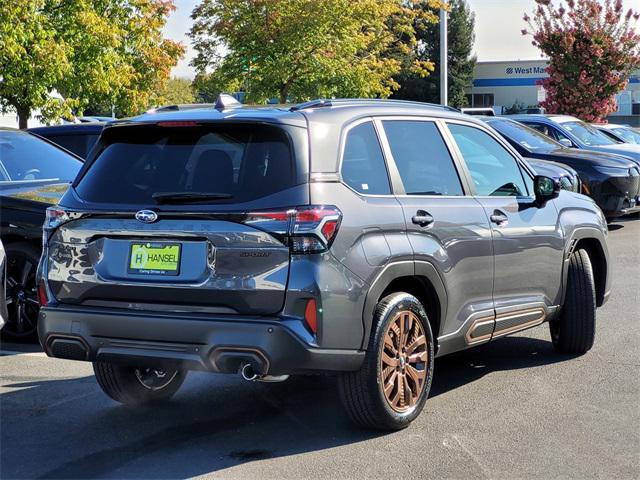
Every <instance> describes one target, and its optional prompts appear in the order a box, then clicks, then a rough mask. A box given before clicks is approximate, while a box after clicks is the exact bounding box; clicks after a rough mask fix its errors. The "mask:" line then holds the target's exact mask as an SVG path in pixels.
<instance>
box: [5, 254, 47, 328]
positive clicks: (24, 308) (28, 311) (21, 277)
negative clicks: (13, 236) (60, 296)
mask: <svg viewBox="0 0 640 480" xmlns="http://www.w3.org/2000/svg"><path fill="white" fill-rule="evenodd" d="M5 252H6V255H7V276H6V302H7V313H8V318H7V323H6V324H5V326H4V327H3V328H2V336H3V337H4V338H7V339H12V340H15V339H23V340H33V339H35V337H36V332H37V329H38V312H39V310H40V305H39V303H38V293H37V289H36V270H37V268H38V262H39V261H40V251H39V250H38V249H37V248H35V247H34V246H33V245H31V244H29V243H23V242H18V243H10V244H8V245H6V246H5Z"/></svg>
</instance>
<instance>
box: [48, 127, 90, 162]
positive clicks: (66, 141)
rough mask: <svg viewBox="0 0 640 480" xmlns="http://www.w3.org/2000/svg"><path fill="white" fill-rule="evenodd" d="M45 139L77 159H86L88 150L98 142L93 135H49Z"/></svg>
mask: <svg viewBox="0 0 640 480" xmlns="http://www.w3.org/2000/svg"><path fill="white" fill-rule="evenodd" d="M47 138H48V139H49V140H51V141H52V142H53V143H57V144H58V145H60V146H61V147H63V148H66V149H67V150H69V151H70V152H73V153H75V154H76V155H78V156H79V157H82V158H87V154H88V153H89V150H91V147H93V145H94V144H95V143H96V141H97V140H98V135H97V134H93V133H92V134H89V135H80V134H74V135H49V136H47Z"/></svg>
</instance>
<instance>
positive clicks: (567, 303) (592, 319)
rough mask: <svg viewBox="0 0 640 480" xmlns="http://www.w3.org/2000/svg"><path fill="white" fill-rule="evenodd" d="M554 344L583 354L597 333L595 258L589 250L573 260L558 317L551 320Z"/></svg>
mask: <svg viewBox="0 0 640 480" xmlns="http://www.w3.org/2000/svg"><path fill="white" fill-rule="evenodd" d="M549 329H550V331H551V340H552V342H553V346H554V348H555V349H556V350H557V351H559V352H562V353H573V354H583V353H586V352H587V351H589V350H590V349H591V347H592V346H593V342H594V340H595V336H596V293H595V286H594V280H593V270H592V268H591V261H590V259H589V255H588V254H587V252H586V250H577V251H575V252H574V253H573V254H572V255H571V259H570V260H569V275H568V277H567V293H566V295H565V300H564V306H563V307H562V312H561V313H560V318H558V320H555V321H552V322H550V323H549Z"/></svg>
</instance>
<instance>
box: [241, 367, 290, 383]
mask: <svg viewBox="0 0 640 480" xmlns="http://www.w3.org/2000/svg"><path fill="white" fill-rule="evenodd" d="M240 375H242V378H244V379H245V380H246V381H248V382H284V381H285V380H286V379H287V378H289V375H262V374H259V373H257V372H256V370H255V368H254V367H253V365H251V364H250V363H244V364H242V365H241V366H240Z"/></svg>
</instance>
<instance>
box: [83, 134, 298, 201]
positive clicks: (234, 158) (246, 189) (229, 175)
mask: <svg viewBox="0 0 640 480" xmlns="http://www.w3.org/2000/svg"><path fill="white" fill-rule="evenodd" d="M103 141H104V143H105V145H106V146H105V147H104V148H103V150H102V151H101V152H100V154H99V155H98V157H97V158H96V160H95V161H94V162H92V164H91V165H90V166H89V169H88V171H87V172H86V173H85V174H84V175H83V177H82V178H81V179H80V181H79V183H78V185H77V186H76V191H77V192H78V194H79V195H80V197H82V198H83V199H85V200H88V201H92V202H109V203H145V204H153V203H154V200H153V194H154V193H205V194H206V193H209V194H223V195H229V196H231V198H226V199H222V198H221V199H219V200H218V199H216V200H215V203H237V202H247V201H250V200H254V199H257V198H261V197H265V196H267V195H271V194H274V193H277V192H280V191H282V190H284V189H287V188H289V187H292V186H293V185H294V184H295V175H294V168H293V162H292V156H291V149H290V145H289V140H288V137H287V136H286V134H285V133H284V132H283V131H282V130H280V129H278V128H275V127H267V126H259V125H237V124H236V125H232V124H227V125H208V126H204V125H203V126H195V127H191V126H189V127H158V126H155V125H137V126H131V127H113V128H110V129H107V130H105V131H104V133H103ZM114 185H117V188H114Z"/></svg>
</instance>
